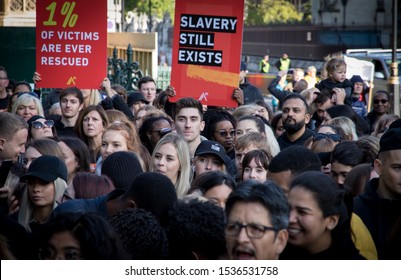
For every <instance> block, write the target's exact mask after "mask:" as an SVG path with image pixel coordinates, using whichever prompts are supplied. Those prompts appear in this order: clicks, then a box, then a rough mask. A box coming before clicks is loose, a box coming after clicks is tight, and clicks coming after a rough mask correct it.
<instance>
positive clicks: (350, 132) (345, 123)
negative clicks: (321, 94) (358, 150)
mask: <svg viewBox="0 0 401 280" xmlns="http://www.w3.org/2000/svg"><path fill="white" fill-rule="evenodd" d="M329 124H331V125H333V126H336V127H340V128H341V129H342V130H343V131H344V133H345V135H346V139H344V140H350V141H356V140H358V134H357V133H356V127H355V123H353V122H352V120H351V119H350V118H347V117H335V118H333V119H331V120H330V121H329Z"/></svg>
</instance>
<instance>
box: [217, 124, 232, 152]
mask: <svg viewBox="0 0 401 280" xmlns="http://www.w3.org/2000/svg"><path fill="white" fill-rule="evenodd" d="M234 136H235V130H234V127H233V125H232V123H231V122H230V121H220V122H218V123H217V124H216V128H215V130H214V132H213V139H214V141H216V142H219V143H220V144H221V145H223V147H224V149H226V151H227V152H228V151H231V150H232V149H233V148H234Z"/></svg>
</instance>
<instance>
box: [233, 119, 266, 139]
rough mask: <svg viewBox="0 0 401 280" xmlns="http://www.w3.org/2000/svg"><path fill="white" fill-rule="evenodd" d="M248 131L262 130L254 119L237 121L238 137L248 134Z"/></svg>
mask: <svg viewBox="0 0 401 280" xmlns="http://www.w3.org/2000/svg"><path fill="white" fill-rule="evenodd" d="M248 132H260V131H259V128H258V127H257V125H256V122H254V121H253V120H242V121H240V122H238V123H237V133H236V135H237V138H239V137H241V136H242V135H245V134H247V133H248Z"/></svg>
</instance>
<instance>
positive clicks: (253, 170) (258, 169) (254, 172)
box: [242, 158, 268, 183]
mask: <svg viewBox="0 0 401 280" xmlns="http://www.w3.org/2000/svg"><path fill="white" fill-rule="evenodd" d="M242 168H243V169H244V176H243V178H242V180H243V181H247V180H256V181H259V182H261V183H264V182H265V181H266V178H267V172H268V171H267V170H266V169H265V168H264V167H263V166H262V165H261V164H260V163H257V162H256V160H255V158H253V159H252V160H251V162H250V163H249V164H248V165H247V166H243V167H242Z"/></svg>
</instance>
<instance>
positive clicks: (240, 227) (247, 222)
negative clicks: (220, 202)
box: [225, 180, 290, 260]
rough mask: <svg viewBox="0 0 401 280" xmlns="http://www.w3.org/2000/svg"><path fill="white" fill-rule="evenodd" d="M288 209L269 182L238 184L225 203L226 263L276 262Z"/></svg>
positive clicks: (282, 244) (284, 235)
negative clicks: (242, 261) (245, 261)
mask: <svg viewBox="0 0 401 280" xmlns="http://www.w3.org/2000/svg"><path fill="white" fill-rule="evenodd" d="M289 216H290V207H289V205H288V202H287V198H286V197H285V195H284V193H283V191H282V190H281V189H280V187H279V186H277V185H276V184H275V183H274V182H272V181H267V182H265V183H263V184H261V183H259V182H256V181H253V180H249V181H246V182H243V183H242V184H240V185H239V186H238V187H237V188H236V189H235V190H234V191H233V192H232V193H231V194H230V196H229V197H228V199H227V202H226V217H227V224H226V228H225V234H226V242H227V254H228V258H229V259H230V260H239V259H254V260H277V259H278V258H279V255H280V253H281V252H282V251H283V250H284V248H285V246H286V244H287V240H288V231H287V227H288V223H289Z"/></svg>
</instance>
